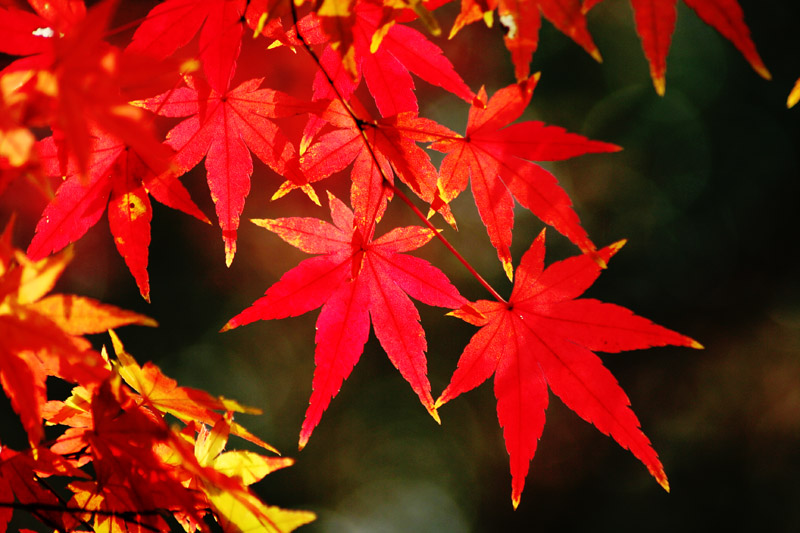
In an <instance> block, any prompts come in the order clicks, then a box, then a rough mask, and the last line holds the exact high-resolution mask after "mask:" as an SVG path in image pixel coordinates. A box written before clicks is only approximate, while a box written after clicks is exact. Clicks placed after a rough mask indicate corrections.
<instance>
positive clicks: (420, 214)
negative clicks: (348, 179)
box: [288, 0, 507, 303]
mask: <svg viewBox="0 0 800 533" xmlns="http://www.w3.org/2000/svg"><path fill="white" fill-rule="evenodd" d="M288 2H289V6H290V8H291V13H292V22H293V24H294V28H295V33H296V34H297V38H298V40H299V41H300V43H301V44H302V45H303V48H304V49H305V51H306V52H307V53H308V54H309V55H310V56H311V58H312V59H313V60H314V63H316V64H317V68H319V70H320V71H321V72H322V74H323V75H324V76H325V79H326V80H327V81H328V83H329V84H330V86H331V88H332V89H333V92H334V93H335V94H336V97H337V99H338V100H339V102H341V103H342V105H343V106H344V108H345V109H346V110H347V113H348V114H349V115H350V118H352V119H353V122H354V123H355V125H356V127H357V128H358V130H359V132H361V137H362V138H363V139H364V144H365V146H366V147H367V150H368V151H369V154H370V157H371V158H372V160H373V162H374V163H375V166H376V168H377V169H378V172H379V173H380V175H381V178H382V179H383V184H384V186H385V187H387V188H389V189H390V190H391V191H392V193H394V194H395V195H397V196H398V197H399V198H400V199H401V200H402V201H403V203H405V204H406V205H407V206H408V207H409V208H411V210H412V211H413V212H414V214H415V215H417V217H418V218H419V219H420V220H421V221H422V222H423V224H425V226H426V227H428V228H429V229H430V230H432V231H433V232H434V235H436V238H437V239H439V241H440V242H441V243H442V244H444V246H445V248H447V250H448V251H449V252H450V253H451V254H453V256H455V258H456V259H457V260H458V261H459V262H460V263H461V264H462V265H463V266H464V268H466V269H467V271H468V272H469V273H470V274H471V275H472V276H473V277H474V278H475V279H476V280H477V281H478V283H480V284H481V285H482V286H483V288H485V289H486V290H487V291H488V292H489V294H491V295H492V297H493V298H494V299H496V300H497V301H498V302H501V303H507V302H506V300H505V298H503V297H502V296H500V293H498V292H497V291H496V290H495V289H494V287H492V286H491V285H490V284H489V282H488V281H486V280H485V279H484V278H483V276H481V275H480V274H479V273H478V271H477V270H475V268H474V267H473V266H472V265H470V264H469V261H467V260H466V258H464V256H463V255H461V254H460V253H459V252H458V250H456V249H455V247H454V246H453V245H452V244H450V241H448V240H447V238H445V236H444V235H442V232H441V231H440V230H438V229H437V228H436V227H435V226H434V225H433V224H432V223H431V221H430V220H428V217H426V216H425V214H424V213H423V212H422V211H420V210H419V208H418V207H417V206H416V205H414V203H413V202H412V201H411V199H410V198H409V197H408V196H407V195H406V194H405V193H403V192H402V191H401V190H400V189H399V188H398V187H397V186H396V185H395V184H394V183H393V182H392V181H391V180H390V179H389V177H388V176H386V174H385V173H384V171H383V167H381V165H380V163H379V162H378V158H377V156H376V155H375V152H374V150H373V148H372V145H371V144H370V143H369V139H368V137H367V134H366V131H365V128H364V127H365V126H366V125H367V124H368V123H366V122H365V121H364V120H363V119H361V118H360V117H358V116H357V115H356V114H355V112H354V111H353V109H352V108H351V107H350V105H349V104H348V102H347V101H346V100H345V99H344V97H343V96H342V93H340V92H339V89H338V88H337V87H336V84H335V83H334V82H333V78H332V77H331V76H330V74H328V72H327V71H326V70H325V68H324V67H323V66H322V62H321V61H320V58H319V56H318V55H317V53H316V52H314V50H313V49H312V48H311V46H310V45H309V44H308V42H307V41H306V40H305V37H303V35H302V33H301V32H300V27H299V25H298V17H297V8H296V6H295V4H294V1H293V0H288ZM372 223H373V224H375V219H374V217H373V222H372Z"/></svg>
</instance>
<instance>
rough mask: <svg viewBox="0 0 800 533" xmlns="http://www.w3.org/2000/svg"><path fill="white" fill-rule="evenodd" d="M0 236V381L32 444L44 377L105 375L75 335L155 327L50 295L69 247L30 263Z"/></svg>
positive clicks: (37, 434)
mask: <svg viewBox="0 0 800 533" xmlns="http://www.w3.org/2000/svg"><path fill="white" fill-rule="evenodd" d="M10 235H11V224H9V225H8V226H7V228H6V231H5V232H4V233H3V235H2V237H0V381H2V384H3V389H4V391H5V393H6V395H7V396H8V397H9V399H10V400H11V405H12V407H13V408H14V410H15V411H16V412H17V414H19V416H20V419H21V421H22V425H23V427H24V428H25V430H26V431H27V433H28V439H29V441H30V442H31V444H32V445H33V446H35V445H36V444H38V443H39V441H40V440H41V438H42V436H43V434H44V433H43V430H42V425H41V421H42V406H43V405H44V403H45V402H46V400H47V395H46V392H47V389H46V385H45V381H46V379H47V376H56V377H60V378H62V379H64V380H66V381H69V382H73V383H76V382H80V383H83V384H85V385H89V384H92V383H99V382H100V381H101V380H102V379H104V378H105V377H106V376H107V375H108V370H107V369H106V367H105V365H104V363H103V360H102V358H101V357H100V354H98V353H97V352H95V351H93V350H91V347H90V345H89V343H88V342H87V341H86V340H85V339H83V338H82V337H80V336H79V335H83V334H86V333H96V332H98V330H99V329H105V328H111V327H118V326H123V325H126V324H141V325H149V326H154V325H156V323H155V321H153V320H152V319H150V318H147V317H145V316H143V315H139V314H137V313H132V312H130V311H123V310H121V309H118V308H116V307H113V306H109V305H103V304H100V303H99V302H97V301H95V300H92V299H89V298H83V297H79V296H72V295H58V294H55V295H50V296H48V297H46V298H43V297H44V296H45V295H46V294H47V293H49V292H50V290H51V289H52V288H53V286H54V285H55V282H56V280H57V279H58V278H59V276H60V275H61V273H62V272H63V270H64V268H65V267H66V265H67V264H68V263H69V260H70V258H71V257H72V255H71V252H70V251H66V252H63V253H61V254H58V255H55V256H51V257H47V258H45V259H42V260H40V261H31V260H30V259H29V258H27V257H26V256H25V255H24V254H23V253H22V252H20V251H17V250H14V249H13V248H12V246H11V244H10Z"/></svg>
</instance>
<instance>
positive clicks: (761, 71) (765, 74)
mask: <svg viewBox="0 0 800 533" xmlns="http://www.w3.org/2000/svg"><path fill="white" fill-rule="evenodd" d="M753 69H754V70H755V71H756V73H758V75H759V76H761V77H762V78H764V79H765V80H767V81H770V80H772V73H771V72H770V71H769V70H767V67H765V66H764V65H763V64H761V63H759V64H757V65H753Z"/></svg>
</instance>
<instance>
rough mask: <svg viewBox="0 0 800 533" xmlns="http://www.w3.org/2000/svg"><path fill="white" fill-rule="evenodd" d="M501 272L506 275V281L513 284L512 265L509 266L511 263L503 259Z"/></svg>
mask: <svg viewBox="0 0 800 533" xmlns="http://www.w3.org/2000/svg"><path fill="white" fill-rule="evenodd" d="M503 270H504V271H505V273H506V277H508V281H511V282H512V283H513V281H514V265H512V264H511V261H509V260H506V259H503Z"/></svg>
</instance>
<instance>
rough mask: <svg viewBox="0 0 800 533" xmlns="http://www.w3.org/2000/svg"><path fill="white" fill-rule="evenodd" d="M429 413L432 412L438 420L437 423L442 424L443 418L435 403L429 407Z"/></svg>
mask: <svg viewBox="0 0 800 533" xmlns="http://www.w3.org/2000/svg"><path fill="white" fill-rule="evenodd" d="M428 413H430V415H431V417H433V419H434V420H436V423H437V424H439V425H440V426H441V425H442V419H441V417H440V416H439V413H438V412H437V411H436V405H435V404H434V405H433V406H432V407H430V408H429V409H428Z"/></svg>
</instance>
